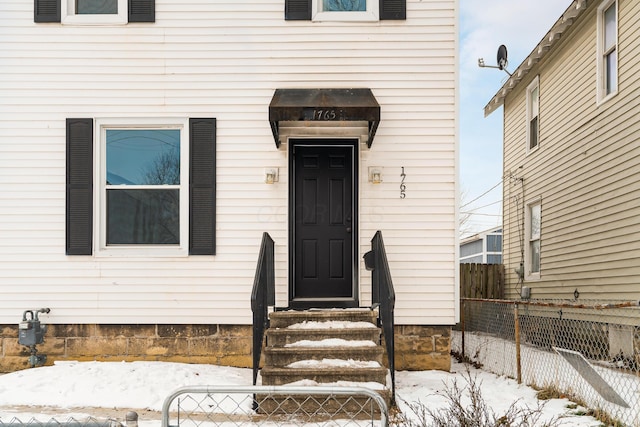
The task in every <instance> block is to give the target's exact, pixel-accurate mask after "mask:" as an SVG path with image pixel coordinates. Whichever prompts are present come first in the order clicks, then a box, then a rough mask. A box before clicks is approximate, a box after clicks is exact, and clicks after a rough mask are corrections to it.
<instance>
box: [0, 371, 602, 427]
mask: <svg viewBox="0 0 640 427" xmlns="http://www.w3.org/2000/svg"><path fill="white" fill-rule="evenodd" d="M467 369H468V368H467V367H466V366H464V365H461V364H458V363H456V362H455V361H453V362H452V371H451V372H442V371H420V372H404V371H400V372H397V373H396V388H397V400H398V402H399V405H400V408H401V409H403V411H404V412H405V414H407V415H408V416H411V412H410V411H408V410H407V405H406V404H407V403H418V402H419V403H420V404H422V405H425V406H427V407H429V408H432V409H433V408H439V407H446V406H448V401H447V400H446V399H445V398H444V397H443V395H442V392H443V390H445V387H447V385H448V386H449V387H450V386H451V385H452V384H453V381H456V383H457V384H458V385H459V386H460V387H463V386H465V385H466V382H465V379H464V378H465V376H467ZM469 373H470V375H471V377H472V378H474V379H475V382H476V384H480V387H481V389H482V396H483V398H484V400H485V401H486V402H487V404H488V405H489V406H490V407H491V408H492V409H493V411H494V413H496V414H500V413H504V412H505V411H506V410H507V408H508V407H509V406H510V405H511V404H512V403H513V402H518V403H517V404H518V405H526V406H528V407H529V408H531V409H535V408H537V407H538V401H537V399H536V397H535V391H534V390H533V389H531V388H529V387H526V386H524V385H518V384H517V383H516V382H515V381H514V380H511V379H508V378H505V377H498V376H495V375H493V374H490V373H487V372H484V371H481V370H476V369H473V368H471V370H470V371H469ZM251 377H252V371H251V370H250V369H240V368H229V367H221V366H214V365H198V364H182V363H166V362H56V363H55V364H54V366H46V367H40V368H33V369H27V370H23V371H18V372H13V373H10V374H4V375H0V425H1V424H2V423H5V424H6V423H8V422H10V421H11V420H12V419H14V418H18V419H19V420H21V421H22V422H25V423H26V422H28V421H29V420H31V419H32V418H37V419H38V420H40V421H46V420H49V419H50V418H52V417H55V419H56V420H59V421H66V420H68V419H69V418H70V417H73V418H74V419H76V420H84V419H86V418H87V417H89V416H93V417H96V418H102V417H112V418H118V419H123V418H124V416H125V414H126V412H127V411H129V410H135V411H136V412H138V414H139V416H140V419H139V425H140V426H141V427H151V426H159V425H160V412H159V411H161V409H162V404H163V402H164V400H165V398H166V397H167V396H168V395H170V394H171V393H172V392H173V391H174V390H175V389H177V388H179V387H182V386H188V385H250V384H251ZM570 403H571V402H569V401H568V400H566V399H555V400H550V401H546V403H545V405H544V407H543V414H544V416H543V417H542V419H541V420H540V421H541V422H543V421H544V420H549V419H551V418H553V417H557V416H562V417H563V418H562V424H561V425H563V426H598V425H600V424H599V423H598V422H597V421H596V420H595V419H593V418H591V417H587V416H579V415H575V412H576V410H575V409H569V408H567V405H569V404H570Z"/></svg>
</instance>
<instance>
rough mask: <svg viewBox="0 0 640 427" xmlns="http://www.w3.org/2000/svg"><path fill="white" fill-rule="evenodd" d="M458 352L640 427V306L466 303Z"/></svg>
mask: <svg viewBox="0 0 640 427" xmlns="http://www.w3.org/2000/svg"><path fill="white" fill-rule="evenodd" d="M461 304H462V310H461V322H460V325H459V333H454V337H453V339H452V352H453V354H454V355H458V356H460V357H462V358H463V359H464V360H466V361H469V362H472V363H474V364H476V365H478V366H481V367H482V369H485V370H488V371H490V372H493V373H495V374H497V375H505V376H508V377H511V378H515V379H517V380H518V382H524V383H525V384H527V385H530V386H533V387H536V388H541V389H542V388H553V389H555V390H557V391H559V392H561V393H564V394H567V395H569V396H571V398H572V399H574V400H576V401H578V402H580V403H583V404H584V405H585V406H587V407H589V408H591V409H595V410H599V411H602V412H603V413H605V414H607V415H608V416H609V417H611V418H612V419H615V420H616V421H618V422H621V423H624V425H627V426H634V427H636V426H640V308H639V307H638V302H636V301H634V302H616V303H611V302H597V301H591V302H589V303H581V304H578V303H576V302H568V301H548V300H545V301H540V300H538V301H534V300H527V301H509V300H482V299H463V300H462V303H461Z"/></svg>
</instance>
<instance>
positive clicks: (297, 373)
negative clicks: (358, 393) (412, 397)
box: [260, 309, 390, 402]
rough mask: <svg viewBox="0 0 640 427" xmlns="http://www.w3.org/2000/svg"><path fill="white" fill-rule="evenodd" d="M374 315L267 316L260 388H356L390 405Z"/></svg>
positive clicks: (344, 312)
mask: <svg viewBox="0 0 640 427" xmlns="http://www.w3.org/2000/svg"><path fill="white" fill-rule="evenodd" d="M376 314H377V313H376V312H374V311H371V310H369V309H332V310H307V311H278V312H274V313H271V314H270V327H269V329H267V331H266V334H267V347H266V349H265V351H264V355H265V363H264V367H263V368H262V370H261V373H260V376H261V378H262V384H263V385H284V384H291V385H301V384H305V385H309V386H313V385H327V386H336V385H338V386H339V385H340V384H346V385H351V386H353V385H360V386H363V387H368V388H373V389H375V390H377V391H378V392H379V393H380V394H381V395H382V396H383V397H384V398H385V399H386V400H387V402H389V400H390V392H389V390H388V389H389V387H387V383H388V376H389V375H388V369H387V368H386V367H385V366H384V363H383V355H384V350H383V348H382V346H381V345H380V334H381V331H380V329H379V328H378V327H377V326H376V321H377V316H376ZM372 384H373V385H374V386H372Z"/></svg>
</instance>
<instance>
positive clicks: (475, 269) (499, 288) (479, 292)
mask: <svg viewBox="0 0 640 427" xmlns="http://www.w3.org/2000/svg"><path fill="white" fill-rule="evenodd" d="M460 296H461V297H462V298H487V299H503V298H504V265H503V264H460Z"/></svg>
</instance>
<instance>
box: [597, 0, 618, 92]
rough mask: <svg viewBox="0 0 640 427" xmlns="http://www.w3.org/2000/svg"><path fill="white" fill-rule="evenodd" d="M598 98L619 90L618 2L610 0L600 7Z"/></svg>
mask: <svg viewBox="0 0 640 427" xmlns="http://www.w3.org/2000/svg"><path fill="white" fill-rule="evenodd" d="M598 58H599V59H598V99H599V100H603V99H605V98H607V97H609V96H611V95H613V94H615V93H616V92H617V91H618V2H617V1H616V0H613V1H612V0H608V1H605V2H603V3H602V5H600V7H599V8H598Z"/></svg>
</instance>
